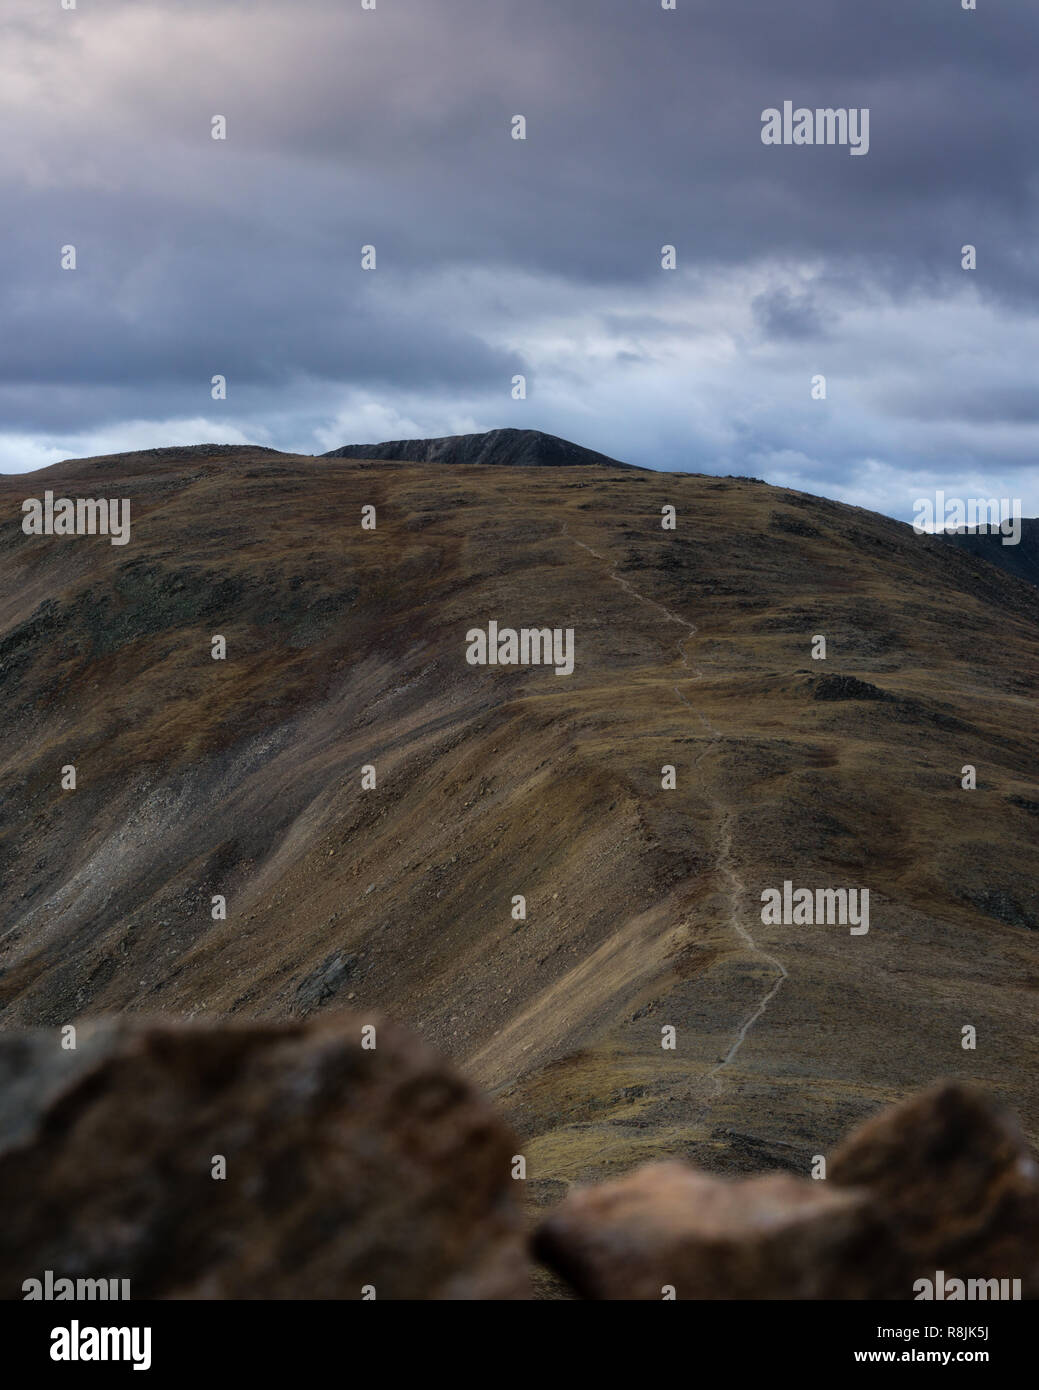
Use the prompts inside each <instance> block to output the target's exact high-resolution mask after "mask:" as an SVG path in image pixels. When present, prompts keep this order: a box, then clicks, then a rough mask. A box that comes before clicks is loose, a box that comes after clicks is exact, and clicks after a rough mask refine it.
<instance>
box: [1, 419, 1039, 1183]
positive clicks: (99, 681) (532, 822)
mask: <svg viewBox="0 0 1039 1390" xmlns="http://www.w3.org/2000/svg"><path fill="white" fill-rule="evenodd" d="M503 433H507V432H503ZM530 444H531V442H530V441H527V444H523V443H522V441H520V442H519V444H518V447H519V450H520V453H521V455H523V454H526V455H527V456H529V455H530V453H531V447H530ZM537 448H540V445H537V446H536V447H534V449H533V452H534V454H536V452H537ZM426 452H427V454H428V456H429V458H431V459H435V458H436V457H438V455H437V454H436V452H435V450H434V449H433V448H432V445H431V447H430V449H428V450H427V451H426ZM45 489H49V490H51V491H53V493H54V494H55V496H56V497H61V496H69V497H77V496H90V497H100V496H106V497H119V498H129V499H130V500H131V505H132V518H133V527H132V538H131V540H130V543H129V544H127V545H125V546H119V545H112V544H110V543H109V540H108V539H107V538H106V537H104V536H83V537H44V536H27V535H24V534H23V533H22V531H21V528H20V518H21V514H22V513H21V504H22V500H23V499H25V498H27V497H42V496H43V493H44V490H45ZM365 505H374V506H375V507H376V509H377V518H378V521H377V529H376V530H374V531H365V530H363V529H362V528H361V525H360V520H361V509H362V507H363V506H365ZM664 505H673V506H674V507H676V508H677V530H676V531H674V532H670V531H665V530H662V528H661V524H660V521H661V508H662V507H663V506H664ZM0 517H2V521H3V524H2V528H0V539H2V550H0V691H2V695H3V707H4V712H5V718H4V722H3V731H2V736H0V801H2V804H3V808H4V815H3V822H2V831H0V885H2V915H0V923H2V936H0V969H2V973H0V1027H3V1028H5V1029H14V1028H20V1027H26V1026H30V1025H38V1024H45V1025H50V1026H54V1025H58V1024H63V1023H67V1022H71V1021H75V1020H76V1019H78V1018H82V1017H85V1016H87V1015H91V1014H97V1013H101V1012H112V1011H131V1012H148V1013H156V1012H160V1013H163V1012H164V1013H167V1014H171V1015H177V1016H182V1017H187V1018H196V1019H201V1018H213V1017H216V1016H219V1015H223V1014H233V1015H238V1016H243V1017H257V1018H284V1017H300V1016H306V1015H309V1014H312V1013H314V1012H316V1011H319V1010H321V1009H327V1008H333V1007H336V1006H337V1005H344V1004H347V1003H348V1002H349V1005H350V1007H351V1008H353V1009H357V1010H360V1011H362V1012H363V1011H364V1009H366V1008H369V1007H370V1008H377V1009H379V1010H380V1011H383V1012H385V1013H387V1014H389V1015H391V1016H394V1017H396V1018H398V1019H400V1020H401V1021H402V1022H404V1023H408V1024H412V1025H413V1026H415V1027H417V1028H418V1029H419V1030H420V1031H421V1032H422V1033H423V1035H424V1036H425V1037H426V1038H427V1039H428V1040H430V1041H431V1042H433V1043H434V1044H436V1045H437V1046H438V1047H439V1048H441V1049H442V1050H444V1051H445V1052H447V1053H448V1054H450V1055H451V1056H452V1057H453V1058H454V1059H455V1060H456V1061H457V1062H459V1063H460V1064H461V1065H462V1067H463V1069H465V1070H466V1071H467V1072H468V1074H469V1075H470V1076H472V1077H473V1078H474V1079H475V1080H477V1081H478V1082H480V1083H481V1084H483V1085H485V1086H486V1087H489V1088H490V1089H491V1090H492V1091H493V1092H494V1094H495V1095H496V1096H497V1097H498V1098H499V1100H500V1102H501V1105H502V1107H503V1109H504V1112H505V1114H506V1117H507V1119H508V1120H509V1121H510V1122H511V1123H512V1124H514V1125H515V1126H516V1128H517V1129H518V1130H519V1132H520V1134H521V1135H522V1136H523V1138H524V1153H525V1154H526V1155H527V1157H528V1171H529V1177H530V1182H529V1185H528V1186H529V1191H530V1194H531V1196H532V1198H533V1200H535V1201H536V1202H540V1203H547V1202H550V1201H554V1200H556V1199H557V1198H559V1197H560V1196H562V1195H563V1194H564V1192H565V1191H566V1189H567V1187H568V1185H569V1184H570V1183H572V1182H573V1181H574V1180H576V1179H580V1178H586V1177H597V1178H603V1177H608V1176H612V1175H615V1174H618V1173H621V1172H624V1171H626V1170H627V1169H628V1168H629V1167H630V1166H632V1165H633V1164H635V1163H637V1162H643V1161H646V1160H649V1159H652V1158H659V1157H665V1156H680V1157H687V1158H691V1159H693V1160H694V1161H696V1162H697V1163H699V1164H700V1165H702V1166H704V1167H706V1168H708V1169H711V1170H714V1171H720V1172H729V1173H737V1172H748V1171H752V1170H756V1169H767V1168H782V1169H788V1170H790V1171H794V1172H799V1173H804V1172H806V1171H807V1170H808V1167H809V1166H810V1162H811V1158H812V1156H813V1155H814V1154H816V1153H820V1152H825V1151H826V1150H827V1149H828V1148H829V1147H830V1146H831V1145H832V1144H833V1142H834V1141H835V1139H836V1138H837V1137H838V1136H839V1135H841V1134H843V1133H844V1132H846V1131H847V1130H848V1129H849V1128H850V1127H851V1126H852V1125H854V1124H855V1123H857V1122H858V1121H859V1120H861V1119H862V1118H863V1117H865V1116H866V1115H868V1114H870V1113H872V1112H873V1111H874V1110H875V1109H876V1108H877V1107H878V1106H880V1105H881V1104H882V1103H886V1102H889V1101H893V1100H898V1099H900V1098H902V1097H903V1096H905V1095H906V1094H908V1093H910V1092H911V1091H914V1090H917V1089H919V1088H920V1087H922V1086H925V1085H927V1084H928V1083H930V1082H931V1081H932V1080H933V1079H935V1078H936V1077H941V1076H946V1077H950V1078H953V1079H957V1080H973V1081H977V1082H980V1083H981V1084H982V1085H983V1086H985V1087H986V1088H988V1089H990V1090H991V1091H994V1092H995V1093H996V1094H997V1095H999V1096H1001V1097H1003V1098H1005V1099H1006V1100H1007V1101H1008V1102H1009V1103H1010V1104H1011V1105H1012V1106H1013V1108H1014V1109H1015V1110H1016V1111H1017V1112H1018V1113H1019V1114H1020V1115H1021V1117H1022V1119H1023V1122H1024V1124H1025V1126H1026V1129H1027V1130H1028V1132H1029V1134H1030V1136H1031V1138H1032V1139H1033V1141H1034V1140H1035V1139H1036V1137H1037V1136H1039V1081H1037V1068H1036V1061H1037V1051H1039V1045H1037V1043H1036V1029H1035V1026H1034V1025H1035V1020H1036V1009H1035V1002H1036V989H1037V986H1039V835H1037V829H1039V720H1037V718H1036V712H1035V692H1036V688H1037V681H1039V593H1037V592H1036V590H1035V588H1034V587H1032V586H1030V585H1028V584H1026V583H1025V582H1023V581H1022V580H1021V579H1018V578H1015V577H1014V576H1011V575H1007V574H1004V573H1002V572H1001V571H999V570H997V569H995V568H993V567H992V566H990V565H989V564H987V563H986V562H985V561H983V560H980V559H977V558H975V557H974V556H973V555H971V554H969V553H965V552H963V551H961V550H960V549H958V548H956V547H955V546H953V545H950V544H949V543H948V542H945V541H942V540H940V539H939V538H936V537H932V536H916V535H915V534H914V533H913V531H912V528H911V527H909V526H905V525H901V524H899V523H897V522H894V521H891V520H888V519H886V518H884V517H881V516H877V515H873V514H871V513H868V512H865V511H862V510H860V509H856V508H853V507H847V506H843V505H839V504H837V503H834V502H829V501H825V500H821V499H818V498H813V497H809V496H806V495H803V494H798V493H794V492H790V491H785V490H783V489H778V488H773V487H769V486H766V485H765V484H763V483H758V482H754V481H751V480H743V479H722V478H715V477H706V476H685V475H683V476H673V475H661V474H656V473H652V472H647V471H643V470H639V469H628V468H622V467H617V466H608V465H606V464H603V463H598V464H597V465H596V466H595V467H594V468H592V467H589V466H585V465H581V466H575V467H565V466H554V467H552V468H540V469H538V468H533V469H532V468H520V467H512V466H509V465H507V464H503V463H495V464H493V465H490V466H487V465H484V464H482V463H480V462H476V461H471V462H469V463H468V464H467V466H465V467H464V468H462V467H453V466H451V465H450V464H439V465H437V466H431V463H430V462H429V461H422V462H416V463H408V462H393V461H386V460H380V461H376V462H373V461H371V460H365V459H358V458H355V457H335V456H330V457H325V458H317V459H316V458H310V457H297V456H292V455H286V454H278V453H276V452H274V451H270V450H259V449H252V448H237V447H222V448H216V447H212V446H206V447H202V448H195V449H168V450H153V451H149V452H147V453H143V454H128V455H122V456H112V457H107V458H100V459H89V460H75V461H70V462H68V463H65V464H59V465H56V466H54V467H53V468H50V469H46V470H42V471H41V472H38V473H35V474H28V475H20V476H16V477H6V478H3V479H2V480H0ZM491 619H495V620H497V621H498V622H499V623H500V624H501V626H502V627H504V626H506V625H507V624H511V625H512V626H514V627H520V626H531V627H538V628H541V627H549V628H561V629H567V628H572V629H573V630H574V646H575V653H576V662H575V668H574V672H573V674H572V675H570V676H567V677H559V676H557V675H556V674H555V672H554V671H553V670H552V669H550V668H546V667H502V666H499V667H492V666H472V665H469V664H467V662H466V659H465V652H466V633H467V631H468V630H470V629H472V628H474V627H481V626H482V627H486V626H487V624H488V622H489V621H490V620H491ZM215 634H220V635H222V636H223V637H225V638H226V642H227V659H226V660H223V661H214V660H213V659H212V657H211V639H212V638H213V636H214V635H215ZM816 634H823V635H825V636H826V637H827V641H828V654H827V659H826V660H825V661H816V660H813V659H812V656H811V643H812V638H813V636H815V635H816ZM968 763H969V764H973V765H975V766H976V767H977V776H978V787H977V790H974V791H966V790H963V789H962V788H961V785H960V776H961V768H962V767H963V766H964V765H965V764H968ZM68 764H74V765H75V768H76V777H77V786H76V789H75V790H74V791H63V790H62V789H61V769H62V768H63V767H64V766H66V765H68ZM369 765H374V767H375V769H376V773H377V785H376V787H375V789H374V790H363V789H362V769H363V768H364V767H365V766H369ZM665 765H673V766H674V767H675V769H676V777H677V785H676V787H675V789H674V790H663V789H662V786H661V780H662V779H661V769H662V767H663V766H665ZM787 880H791V881H793V883H794V884H795V885H797V886H808V887H812V888H815V887H828V888H838V887H855V888H863V887H864V888H868V889H869V891H870V930H869V932H868V934H865V935H858V936H856V935H852V934H850V932H849V930H848V928H847V927H837V926H807V925H804V926H798V925H769V926H765V925H763V924H762V922H761V920H760V897H761V892H762V890H763V889H765V888H767V887H776V888H782V885H783V883H784V881H787ZM217 894H219V895H222V896H224V897H226V901H227V918H226V920H223V921H221V920H213V918H212V916H211V900H212V897H213V895H217ZM516 894H522V895H524V896H525V899H526V906H527V917H526V920H525V921H516V920H513V917H512V911H511V905H512V899H513V896H514V895H516ZM967 1025H970V1026H972V1027H974V1028H975V1029H976V1030H977V1047H976V1050H973V1051H967V1050H964V1049H963V1047H962V1046H961V1034H962V1029H963V1028H964V1027H965V1026H967ZM669 1026H670V1027H673V1028H675V1029H676V1030H677V1031H676V1037H675V1043H676V1045H675V1048H674V1050H665V1049H663V1048H662V1046H661V1040H662V1029H663V1028H665V1027H669Z"/></svg>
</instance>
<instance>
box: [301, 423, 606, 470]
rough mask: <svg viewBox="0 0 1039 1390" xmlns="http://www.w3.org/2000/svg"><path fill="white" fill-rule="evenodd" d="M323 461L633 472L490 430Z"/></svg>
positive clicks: (575, 447)
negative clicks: (614, 469)
mask: <svg viewBox="0 0 1039 1390" xmlns="http://www.w3.org/2000/svg"><path fill="white" fill-rule="evenodd" d="M323 457H325V458H339V459H400V460H402V461H403V462H405V463H440V464H447V465H452V466H453V465H456V464H467V465H469V464H492V465H494V467H496V468H579V467H587V466H590V465H592V464H597V465H599V466H600V467H602V466H606V467H609V468H631V467H632V465H631V464H630V463H618V462H617V460H616V459H611V458H607V457H606V455H605V454H597V453H595V452H594V450H592V449H582V448H581V446H580V445H579V444H571V443H570V441H569V440H568V439H558V438H557V437H556V436H555V435H554V434H542V433H541V431H540V430H490V431H489V432H488V433H487V434H453V435H448V436H447V437H446V438H444V439H395V440H392V441H391V442H389V443H387V444H344V445H343V447H342V448H341V449H333V450H332V451H331V453H328V454H325V455H324V456H323Z"/></svg>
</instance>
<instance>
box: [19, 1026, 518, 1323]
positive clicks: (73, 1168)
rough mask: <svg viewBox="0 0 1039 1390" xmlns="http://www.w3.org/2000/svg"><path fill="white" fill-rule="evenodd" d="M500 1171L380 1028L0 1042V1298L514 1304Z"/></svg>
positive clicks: (400, 1034) (483, 1123)
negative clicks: (44, 1287)
mask: <svg viewBox="0 0 1039 1390" xmlns="http://www.w3.org/2000/svg"><path fill="white" fill-rule="evenodd" d="M366 1028H368V1029H371V1030H372V1031H369V1032H365V1031H364V1030H365V1029H366ZM372 1042H374V1044H375V1045H374V1047H372V1046H371V1045H370V1044H371V1043H372ZM365 1043H367V1044H369V1046H365ZM515 1152H516V1140H515V1138H514V1137H513V1136H512V1135H511V1133H510V1132H509V1130H508V1129H507V1128H506V1126H505V1125H504V1124H503V1123H502V1122H501V1121H500V1120H499V1119H498V1118H497V1117H496V1116H495V1114H494V1113H493V1111H492V1110H491V1108H490V1106H489V1105H488V1103H487V1102H486V1101H485V1100H484V1099H483V1098H482V1097H481V1096H480V1095H479V1093H478V1092H477V1091H476V1090H475V1089H474V1088H473V1087H472V1086H471V1085H470V1084H469V1083H468V1082H467V1081H465V1080H464V1079H463V1078H462V1077H460V1076H459V1075H458V1074H457V1073H456V1072H455V1071H454V1070H453V1069H452V1068H451V1067H450V1066H449V1065H448V1064H447V1063H445V1062H443V1061H442V1060H441V1059H439V1058H438V1057H437V1056H436V1055H435V1054H434V1053H433V1052H432V1051H431V1050H430V1049H429V1048H427V1047H426V1045H425V1044H424V1043H422V1042H421V1041H419V1040H418V1039H417V1038H415V1037H414V1036H412V1035H410V1034H407V1033H405V1032H404V1031H403V1030H401V1029H399V1028H397V1027H395V1026H393V1025H392V1024H390V1023H387V1022H385V1021H384V1020H382V1019H380V1018H379V1017H374V1016H368V1015H365V1016H363V1017H362V1016H360V1015H354V1014H338V1015H334V1016H331V1017H330V1016H325V1017H324V1018H323V1019H322V1021H321V1022H317V1023H310V1024H295V1025H293V1024H283V1025H280V1024H269V1025H264V1024H251V1025H242V1026H234V1025H223V1026H219V1027H201V1026H185V1025H176V1024H171V1023H166V1022H162V1023H159V1022H150V1023H149V1022H145V1023H139V1022H127V1023H107V1022H103V1023H101V1024H99V1025H96V1026H94V1027H92V1028H89V1029H87V1028H84V1029H81V1030H80V1031H79V1035H78V1037H77V1038H76V1047H75V1050H69V1051H66V1050H64V1049H63V1048H62V1035H61V1033H60V1031H58V1030H47V1031H39V1032H33V1033H27V1034H7V1035H0V1191H2V1192H3V1198H4V1201H3V1205H4V1222H3V1225H4V1230H3V1233H2V1236H0V1296H3V1297H6V1298H22V1297H23V1293H22V1284H23V1281H24V1280H26V1279H27V1278H38V1279H41V1280H42V1279H43V1278H44V1276H45V1274H46V1271H48V1270H49V1271H52V1273H53V1275H54V1277H55V1278H68V1279H73V1280H75V1279H78V1278H84V1279H99V1278H112V1279H129V1281H130V1290H131V1295H132V1297H134V1298H206V1299H221V1298H275V1299H286V1298H287V1299H293V1298H309V1299H361V1298H362V1297H365V1296H367V1297H371V1296H372V1295H373V1293H374V1296H375V1297H376V1298H392V1299H399V1298H454V1299H471V1298H516V1297H525V1296H527V1295H528V1292H529V1283H528V1263H527V1259H526V1255H525V1253H524V1248H523V1235H522V1227H521V1221H520V1217H519V1213H518V1208H517V1206H516V1205H515V1204H514V1200H513V1191H514V1189H515V1188H516V1186H517V1184H516V1183H514V1182H513V1179H512V1176H511V1160H512V1156H513V1154H514V1153H515Z"/></svg>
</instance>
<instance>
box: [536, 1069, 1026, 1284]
mask: <svg viewBox="0 0 1039 1390" xmlns="http://www.w3.org/2000/svg"><path fill="white" fill-rule="evenodd" d="M534 1247H535V1253H536V1254H537V1255H538V1256H539V1257H540V1258H541V1259H542V1260H544V1261H545V1263H546V1264H548V1265H549V1266H550V1267H552V1268H553V1269H555V1270H556V1271H558V1272H559V1273H560V1274H562V1275H563V1276H564V1277H566V1278H567V1279H568V1280H569V1281H570V1282H571V1283H572V1284H573V1285H574V1286H575V1287H576V1288H577V1289H578V1291H579V1292H581V1293H582V1294H584V1295H585V1296H586V1297H588V1298H606V1299H618V1298H619V1299H660V1298H664V1297H668V1296H673V1297H676V1298H688V1299H745V1298H759V1299H760V1298H774V1299H778V1298H787V1299H791V1298H799V1299H802V1298H876V1299H912V1298H915V1297H916V1296H917V1292H920V1291H922V1290H914V1285H915V1284H916V1281H918V1280H920V1279H926V1280H931V1281H936V1279H937V1273H938V1271H942V1272H943V1275H944V1278H945V1280H946V1281H948V1280H951V1279H953V1278H957V1279H960V1280H964V1281H967V1280H971V1279H975V1280H986V1281H987V1280H992V1279H999V1280H1008V1281H1011V1283H1010V1286H1009V1287H1010V1289H1011V1291H1013V1283H1012V1281H1013V1280H1015V1279H1019V1280H1020V1281H1021V1296H1023V1297H1025V1298H1027V1297H1036V1296H1039V1172H1037V1168H1036V1164H1035V1162H1034V1160H1033V1158H1032V1155H1031V1154H1030V1153H1029V1151H1028V1148H1027V1146H1026V1144H1025V1142H1024V1140H1023V1139H1022V1137H1021V1135H1020V1133H1019V1131H1018V1129H1017V1126H1016V1124H1015V1123H1014V1121H1013V1120H1012V1119H1011V1117H1010V1116H1009V1115H1007V1114H1006V1113H1005V1112H1003V1111H1002V1110H1001V1109H1000V1108H999V1107H997V1106H996V1105H994V1104H993V1103H992V1102H991V1101H990V1100H988V1099H986V1098H985V1097H984V1096H983V1095H982V1094H981V1093H980V1092H977V1091H974V1090H972V1089H970V1088H967V1087H964V1086H958V1085H949V1086H943V1087H939V1088H936V1089H934V1090H932V1091H929V1092H926V1093H924V1094H923V1095H921V1096H919V1097H916V1098H915V1099H913V1100H911V1101H909V1102H907V1103H906V1104H904V1105H899V1106H895V1107H893V1108H892V1109H890V1110H887V1111H884V1112H883V1113H882V1114H881V1115H879V1116H878V1117H876V1118H875V1119H873V1120H871V1121H869V1122H868V1123H866V1124H865V1125H864V1126H863V1127H862V1128H861V1129H860V1130H858V1131H857V1132H856V1133H855V1134H853V1135H852V1136H851V1137H850V1138H849V1139H848V1140H847V1141H846V1143H845V1144H844V1145H843V1146H842V1147H841V1148H840V1149H839V1151H838V1152H837V1154H836V1155H835V1156H834V1158H833V1161H832V1163H831V1165H830V1169H829V1177H828V1179H827V1180H826V1181H821V1180H818V1181H812V1180H811V1179H807V1178H806V1179H798V1178H792V1177H789V1176H786V1175H782V1176H769V1177H762V1178H750V1179H747V1180H745V1181H741V1182H732V1181H727V1180H725V1179H721V1178H716V1177H711V1176H708V1175H706V1174H702V1173H698V1172H696V1171H694V1170H693V1169H691V1168H687V1167H686V1166H685V1165H683V1164H674V1163H666V1164H655V1165H651V1166H650V1167H647V1168H644V1169H642V1170H640V1171H639V1172H637V1173H635V1174H633V1175H631V1176H629V1177H626V1178H623V1179H621V1180H620V1181H618V1182H613V1183H608V1184H605V1185H604V1186H601V1187H594V1188H588V1189H585V1190H583V1191H578V1192H576V1193H575V1194H574V1195H573V1196H571V1197H569V1198H568V1199H567V1200H566V1201H565V1202H563V1203H562V1204H561V1206H560V1207H558V1208H557V1209H556V1210H555V1211H554V1212H553V1213H552V1214H551V1215H550V1216H549V1217H548V1218H547V1220H545V1221H544V1222H543V1223H542V1225H541V1227H540V1229H539V1230H538V1232H537V1235H536V1237H535V1242H534Z"/></svg>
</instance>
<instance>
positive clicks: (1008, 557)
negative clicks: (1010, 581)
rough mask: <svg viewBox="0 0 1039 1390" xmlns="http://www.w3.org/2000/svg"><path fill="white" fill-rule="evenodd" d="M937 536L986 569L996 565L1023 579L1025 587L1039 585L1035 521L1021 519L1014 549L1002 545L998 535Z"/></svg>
mask: <svg viewBox="0 0 1039 1390" xmlns="http://www.w3.org/2000/svg"><path fill="white" fill-rule="evenodd" d="M939 534H940V535H941V538H942V540H945V541H948V542H949V544H950V545H955V546H958V547H959V549H960V550H966V551H967V552H968V553H969V554H971V555H977V556H978V557H979V558H980V559H982V560H987V561H988V562H989V564H990V565H998V566H999V568H1000V569H1001V570H1006V572H1007V574H1013V575H1015V576H1016V577H1017V578H1018V579H1025V580H1027V581H1028V583H1029V584H1035V585H1039V517H1034V516H1033V517H1023V518H1022V520H1021V539H1020V540H1019V541H1018V543H1017V545H1004V544H1003V537H1002V536H1000V535H999V533H998V532H989V531H987V530H984V531H982V530H978V529H976V528H975V529H970V528H966V529H963V530H960V531H942V532H940V533H939Z"/></svg>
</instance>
